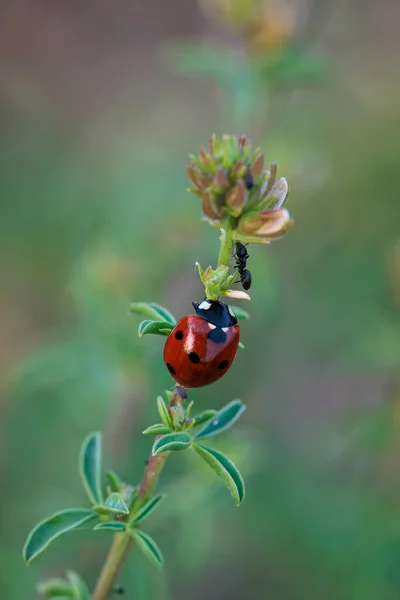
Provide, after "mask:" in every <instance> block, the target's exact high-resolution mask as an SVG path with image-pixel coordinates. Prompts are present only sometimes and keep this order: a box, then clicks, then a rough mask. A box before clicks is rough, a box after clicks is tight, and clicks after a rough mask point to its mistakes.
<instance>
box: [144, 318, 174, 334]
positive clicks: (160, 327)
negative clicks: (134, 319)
mask: <svg viewBox="0 0 400 600" xmlns="http://www.w3.org/2000/svg"><path fill="white" fill-rule="evenodd" d="M173 328H174V326H173V325H172V323H169V322H168V321H142V322H141V323H140V325H139V337H142V336H143V335H146V334H148V333H152V334H154V335H169V334H170V332H171V331H172V329H173Z"/></svg>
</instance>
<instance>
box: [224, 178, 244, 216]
mask: <svg viewBox="0 0 400 600" xmlns="http://www.w3.org/2000/svg"><path fill="white" fill-rule="evenodd" d="M246 200H247V192H246V188H245V185H244V181H243V179H240V180H239V181H238V182H237V184H236V185H235V187H234V188H232V189H231V190H230V191H229V192H228V194H227V195H226V207H227V211H228V212H229V214H230V215H232V217H238V216H239V215H241V214H242V210H243V207H244V205H245V204H246Z"/></svg>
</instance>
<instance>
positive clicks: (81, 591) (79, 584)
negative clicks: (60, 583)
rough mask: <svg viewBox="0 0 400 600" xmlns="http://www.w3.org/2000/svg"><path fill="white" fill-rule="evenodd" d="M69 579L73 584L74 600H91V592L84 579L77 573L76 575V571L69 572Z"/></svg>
mask: <svg viewBox="0 0 400 600" xmlns="http://www.w3.org/2000/svg"><path fill="white" fill-rule="evenodd" d="M67 577H68V580H69V582H70V584H71V589H72V594H73V595H72V597H73V598H74V600H90V594H89V590H88V588H87V585H86V583H85V582H84V581H83V579H82V577H80V576H79V575H78V574H77V573H74V571H68V572H67Z"/></svg>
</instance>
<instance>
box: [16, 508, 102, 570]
mask: <svg viewBox="0 0 400 600" xmlns="http://www.w3.org/2000/svg"><path fill="white" fill-rule="evenodd" d="M94 517H95V515H94V513H93V511H92V510H90V509H88V508H67V509H65V510H61V511H59V512H57V513H55V514H54V515H52V516H51V517H49V518H48V519H45V520H44V521H41V522H40V523H38V524H37V525H36V527H34V528H33V529H32V531H31V532H30V534H29V535H28V538H27V540H26V542H25V545H24V549H23V551H22V556H23V558H24V560H25V562H26V563H27V564H29V563H30V562H31V561H32V560H33V559H34V558H36V557H37V556H39V555H40V554H42V552H44V551H45V550H46V548H47V546H48V545H49V544H50V543H51V542H52V541H53V540H55V539H56V538H58V537H59V536H60V535H62V534H63V533H66V532H67V531H71V530H72V529H77V528H78V527H80V526H81V525H83V524H84V523H87V522H88V521H90V519H93V518H94Z"/></svg>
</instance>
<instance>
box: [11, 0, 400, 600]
mask: <svg viewBox="0 0 400 600" xmlns="http://www.w3.org/2000/svg"><path fill="white" fill-rule="evenodd" d="M253 10H255V11H256V13H255V14H256V17H255V18H254V17H253ZM257 11H258V12H257ZM252 19H253V21H252ZM399 22H400V5H399V3H398V2H397V1H396V0H382V1H381V2H379V3H378V2H375V0H362V1H361V0H353V1H351V0H338V1H337V2H326V1H324V0H316V1H312V0H301V1H297V2H295V1H294V0H293V2H292V3H290V2H288V3H287V4H285V5H284V4H283V3H282V2H280V1H279V0H277V2H275V3H274V4H272V2H268V1H266V2H264V3H257V5H256V2H254V1H250V0H236V1H234V0H231V1H229V0H226V1H225V2H223V0H208V1H206V0H203V2H202V3H197V2H196V1H195V0H190V1H189V0H169V1H168V2H164V1H162V0H155V1H153V2H143V1H140V0H138V1H137V2H131V1H126V0H118V1H114V2H112V3H111V2H107V1H105V0H92V1H91V2H76V1H75V2H71V1H69V2H67V1H63V0H58V1H57V2H48V1H46V0H36V2H26V1H24V0H3V1H2V3H1V6H0V73H1V76H0V128H1V136H0V186H1V197H0V248H1V255H0V273H1V287H0V307H1V310H0V331H1V341H0V370H1V386H0V474H1V477H0V482H1V483H0V490H1V491H0V497H1V511H0V597H1V599H2V600H28V599H29V600H31V599H35V598H37V596H36V595H35V585H36V583H37V582H38V581H39V580H41V579H43V578H45V577H47V576H54V575H60V576H62V575H63V574H64V572H65V570H66V569H75V570H77V571H79V572H80V573H81V574H82V575H83V576H84V577H85V579H86V581H87V582H88V584H89V585H90V586H93V584H94V582H95V580H96V576H97V575H98V573H99V569H100V566H101V564H102V561H103V559H104V556H105V552H106V549H107V547H108V545H109V543H110V537H109V535H108V534H106V533H103V532H90V531H88V532H77V533H73V534H71V535H69V536H65V537H64V538H62V539H60V540H57V541H56V542H55V543H54V545H53V546H52V547H51V550H49V551H48V552H47V553H46V554H44V555H43V556H41V557H40V558H38V559H37V561H35V562H34V563H33V564H32V565H31V566H30V567H29V568H27V567H25V565H24V564H23V562H22V558H21V548H22V545H23V542H24V539H25V537H26V534H27V533H28V531H29V530H30V529H31V527H32V526H33V525H34V523H35V522H36V521H37V520H40V519H42V518H44V517H45V516H47V515H48V514H51V513H52V512H54V511H56V510H58V509H60V508H63V507H66V506H74V505H75V506H76V505H82V504H84V502H85V500H84V494H83V491H82V489H81V485H80V482H79V478H78V474H77V468H76V464H77V456H78V451H79V446H80V443H81V441H82V439H83V438H84V437H85V436H86V435H87V434H88V433H89V432H90V431H93V430H96V429H101V430H102V431H103V432H104V437H105V453H106V459H105V462H106V466H107V467H108V468H114V469H116V470H117V471H119V472H120V473H121V475H122V476H123V477H124V478H125V479H126V480H128V481H132V482H136V481H138V480H139V478H140V476H141V473H142V471H143V468H144V461H145V460H146V457H147V453H148V450H149V442H150V440H149V439H148V438H146V437H144V436H142V435H141V431H142V430H143V429H144V427H146V426H147V425H149V424H150V423H152V422H154V420H155V414H156V409H155V398H156V396H157V394H159V393H160V392H161V391H162V390H163V389H165V388H168V387H169V386H170V385H171V379H170V378H169V376H168V373H167V371H166V370H165V368H164V365H163V361H162V347H163V342H164V340H163V339H162V338H154V337H151V336H148V337H145V338H143V339H140V340H139V339H138V337H137V326H138V319H137V318H136V317H134V316H130V315H129V314H128V306H129V302H130V301H134V300H136V301H140V300H152V301H155V302H158V303H160V304H164V305H165V306H167V307H168V308H169V309H170V310H171V311H172V312H174V313H175V314H176V315H177V316H180V315H183V314H185V313H186V312H188V311H189V308H190V302H191V301H192V300H193V299H197V300H198V299H199V298H201V297H202V293H203V290H202V288H201V285H200V282H199V279H198V277H197V274H196V271H195V267H194V263H195V261H196V260H199V261H200V262H201V263H202V264H203V265H204V266H206V265H208V264H210V263H211V264H213V263H214V262H215V258H216V253H217V248H218V232H217V231H216V230H213V229H211V228H210V227H209V226H208V225H207V224H206V223H205V222H204V221H201V219H200V210H199V208H200V207H199V205H198V203H197V201H196V199H195V198H194V197H191V196H190V195H189V194H187V193H186V191H185V188H186V186H187V179H186V162H187V155H188V153H189V152H196V151H197V150H198V149H199V147H200V146H201V145H203V144H206V143H207V141H208V138H209V135H210V134H211V133H213V132H215V133H217V134H221V133H234V134H236V133H237V134H241V133H247V134H248V135H249V136H250V138H251V139H252V141H253V143H254V145H256V146H258V145H259V146H261V147H262V148H263V150H264V151H265V155H266V160H267V161H271V162H272V161H276V162H278V165H279V171H278V175H279V176H285V177H286V178H287V179H288V182H289V186H290V190H291V192H290V198H289V204H288V208H289V209H290V212H291V214H292V216H293V217H294V219H295V220H296V225H295V227H294V228H293V229H292V230H291V231H290V232H289V233H288V234H287V236H286V237H285V238H284V239H283V240H281V241H277V242H274V243H273V244H272V245H271V246H268V247H262V246H252V247H251V248H250V260H249V266H250V268H251V271H252V273H253V281H254V283H253V288H252V290H251V292H252V294H251V296H252V301H251V304H246V306H245V308H246V309H248V310H250V312H251V320H250V321H247V322H244V323H243V326H242V340H243V342H244V344H245V346H246V349H245V350H244V351H240V352H239V354H238V356H237V359H236V361H235V364H234V366H233V367H232V369H231V370H230V372H229V374H228V375H227V376H226V377H224V378H223V379H221V380H220V381H219V382H218V383H216V384H215V385H213V386H211V387H207V388H204V389H200V390H197V391H196V392H193V394H191V397H192V399H194V400H195V401H196V404H197V406H198V407H199V408H202V409H205V408H209V407H219V406H222V405H223V404H224V403H226V402H228V401H229V400H231V399H232V398H241V399H243V400H244V401H245V402H246V404H247V406H248V409H247V411H246V413H245V415H244V417H243V418H242V420H241V422H240V424H238V425H237V426H236V427H235V430H233V431H232V433H231V434H229V433H228V434H226V435H225V436H223V438H222V440H221V442H219V446H218V447H220V448H221V449H222V450H224V451H225V450H226V451H227V452H229V453H230V455H231V456H232V457H233V458H234V460H235V462H236V463H237V465H238V466H239V467H240V469H241V471H242V472H243V474H244V476H245V479H246V481H247V498H246V501H245V503H244V504H243V506H242V507H241V508H240V509H236V508H235V507H234V505H233V503H232V501H231V499H230V498H229V495H228V493H227V492H226V490H225V489H224V487H223V486H222V485H221V484H220V482H219V481H217V480H215V478H214V477H213V475H212V473H211V472H208V471H207V469H202V465H200V464H199V463H198V461H197V460H196V459H195V457H193V456H192V455H191V453H187V456H186V453H183V454H182V455H176V456H173V457H172V459H171V460H170V461H169V464H168V463H167V466H166V469H165V471H164V472H163V475H162V478H161V482H160V484H161V486H162V487H163V488H164V489H166V490H167V491H168V492H169V495H168V498H167V500H166V501H165V502H164V504H163V506H162V508H160V510H159V511H158V512H157V513H156V514H155V516H154V518H153V519H152V520H151V521H150V522H149V525H148V528H147V529H148V531H149V532H150V533H151V534H152V535H154V537H155V538H156V539H157V541H158V543H159V545H160V547H161V548H162V550H163V552H164V554H165V558H166V568H165V570H164V571H163V572H162V573H161V574H160V573H159V572H157V571H156V569H155V568H154V567H153V566H152V565H150V564H147V562H146V559H145V558H143V557H142V556H141V555H139V554H138V553H135V552H133V553H132V554H131V556H130V558H129V560H128V561H127V563H126V567H125V568H124V571H123V573H122V574H121V578H120V583H121V584H123V585H124V586H125V588H126V595H125V597H126V598H128V599H130V598H132V599H135V600H147V599H149V600H150V599H151V600H153V599H157V600H158V599H160V600H172V599H173V600H180V599H182V600H183V599H184V598H188V597H190V598H191V599H193V600H196V599H197V598H198V599H200V598H204V597H207V598H209V599H210V600H213V599H215V600H216V599H219V600H220V599H224V598H230V599H238V600H239V599H243V598H254V599H260V600H261V599H268V600H302V599H307V600H310V599H314V598H315V599H317V598H322V597H323V598H329V599H332V600H342V599H343V600H350V599H351V600H378V599H379V600H386V599H387V600H394V599H396V598H400V445H399V442H398V436H399V431H400V209H399V192H400V185H399V161H400V136H399V127H400V115H399V110H398V106H399V100H400V81H399V78H398V51H399V42H398V23H399ZM243 304H245V303H244V302H243Z"/></svg>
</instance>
